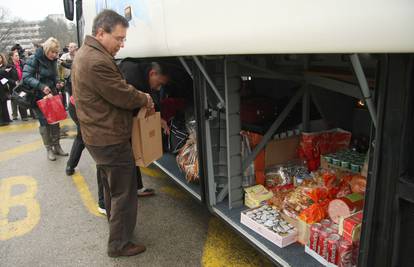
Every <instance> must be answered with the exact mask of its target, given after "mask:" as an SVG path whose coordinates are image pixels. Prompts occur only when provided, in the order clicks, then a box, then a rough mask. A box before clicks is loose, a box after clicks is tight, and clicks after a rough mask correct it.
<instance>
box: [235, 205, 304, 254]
mask: <svg viewBox="0 0 414 267" xmlns="http://www.w3.org/2000/svg"><path fill="white" fill-rule="evenodd" d="M252 210H254V209H249V210H246V211H243V212H242V213H241V215H240V222H241V223H242V224H244V225H246V226H247V227H249V228H250V229H252V230H253V231H255V232H256V233H258V234H259V235H261V236H263V237H264V238H266V239H267V240H269V241H271V242H272V243H273V244H275V245H276V246H278V247H281V248H283V247H286V246H288V245H290V244H293V243H295V242H296V241H297V235H298V233H297V230H296V229H295V231H294V233H290V234H286V235H284V236H281V235H279V234H277V233H275V232H273V231H272V230H270V229H269V228H267V227H266V226H264V225H263V224H259V223H257V222H256V221H254V220H253V219H251V218H249V217H248V216H247V213H248V212H249V211H252Z"/></svg>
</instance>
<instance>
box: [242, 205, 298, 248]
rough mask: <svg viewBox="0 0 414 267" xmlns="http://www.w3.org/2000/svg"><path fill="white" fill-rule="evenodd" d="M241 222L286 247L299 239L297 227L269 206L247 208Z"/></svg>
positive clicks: (279, 245) (276, 243)
mask: <svg viewBox="0 0 414 267" xmlns="http://www.w3.org/2000/svg"><path fill="white" fill-rule="evenodd" d="M240 222H241V223H242V224H244V225H245V226H247V227H249V228H250V229H252V230H253V231H255V232H256V233H258V234H259V235H261V236H263V237H264V238H266V239H267V240H269V241H271V242H272V243H274V244H275V245H277V246H278V247H281V248H283V247H286V246H288V245H290V244H292V243H295V242H296V241H297V235H298V233H297V229H296V228H295V227H294V226H293V225H292V224H290V223H289V222H287V221H285V220H284V219H283V218H282V216H281V213H280V212H279V211H278V210H276V209H274V208H272V207H270V206H268V205H263V206H261V207H258V208H254V209H249V210H245V211H243V212H242V213H241V216H240Z"/></svg>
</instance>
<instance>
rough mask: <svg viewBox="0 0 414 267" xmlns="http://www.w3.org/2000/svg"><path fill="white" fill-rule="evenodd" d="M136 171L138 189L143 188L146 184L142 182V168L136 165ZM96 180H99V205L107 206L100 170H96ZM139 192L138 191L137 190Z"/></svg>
mask: <svg viewBox="0 0 414 267" xmlns="http://www.w3.org/2000/svg"><path fill="white" fill-rule="evenodd" d="M135 172H136V176H137V190H139V189H142V188H143V187H144V185H143V184H142V175H141V170H140V169H139V167H138V166H135ZM96 180H97V182H98V205H99V207H101V208H103V209H104V208H105V207H106V206H105V199H104V188H103V183H102V179H101V177H100V175H99V172H98V171H97V172H96ZM135 193H136V194H137V192H135Z"/></svg>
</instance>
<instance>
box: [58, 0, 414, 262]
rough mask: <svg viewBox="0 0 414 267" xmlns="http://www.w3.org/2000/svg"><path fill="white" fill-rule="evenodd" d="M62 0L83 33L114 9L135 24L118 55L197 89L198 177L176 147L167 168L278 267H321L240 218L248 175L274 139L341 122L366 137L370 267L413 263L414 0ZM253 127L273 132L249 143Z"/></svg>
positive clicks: (363, 254) (364, 238) (365, 257)
mask: <svg viewBox="0 0 414 267" xmlns="http://www.w3.org/2000/svg"><path fill="white" fill-rule="evenodd" d="M75 2H76V3H75ZM64 4H65V14H66V17H67V18H68V19H70V20H73V19H74V20H75V22H76V25H77V29H78V37H79V42H80V43H81V42H82V40H83V37H84V35H86V34H90V33H91V28H92V21H93V18H94V17H95V15H96V14H97V13H99V11H101V10H103V9H105V8H108V9H113V10H115V11H116V12H118V13H119V14H121V15H123V16H125V17H126V18H127V19H128V20H129V23H130V27H129V30H128V34H127V41H126V42H125V48H123V49H121V51H120V52H119V54H118V55H117V56H118V57H119V59H122V60H127V61H128V60H132V61H138V62H146V61H154V60H156V61H159V62H165V63H166V64H170V65H171V66H173V67H174V70H175V71H174V73H175V74H176V76H175V77H176V78H175V88H174V90H177V91H180V90H190V91H191V92H192V93H191V94H181V96H183V95H187V96H191V97H190V102H191V104H190V106H191V107H190V109H192V111H193V112H192V114H194V116H193V118H191V119H194V120H195V121H196V130H197V145H198V153H199V154H198V164H199V176H200V181H199V183H188V182H187V181H186V179H185V175H184V173H183V172H182V171H181V170H180V169H179V167H178V166H177V163H176V159H175V154H173V153H168V152H166V153H165V154H164V156H163V157H162V158H161V159H160V160H158V161H157V162H156V165H158V166H159V167H160V168H161V169H162V170H163V171H164V172H165V173H167V174H168V175H169V176H170V177H171V178H172V179H173V180H174V181H176V182H177V183H178V184H179V185H180V186H182V187H183V188H184V189H185V190H187V191H188V192H189V193H190V194H191V195H192V196H193V197H194V199H196V200H197V201H200V202H201V203H202V204H203V205H206V206H207V207H208V209H209V210H210V211H211V212H212V213H213V214H215V215H216V216H218V217H219V218H221V219H223V220H224V221H225V222H227V223H228V224H229V225H230V226H231V227H232V228H233V229H234V230H235V231H236V232H237V233H238V234H240V235H241V236H243V237H245V238H246V240H248V241H249V242H250V243H251V244H253V245H254V246H255V247H256V248H257V249H258V250H259V251H261V252H262V253H264V254H265V255H266V256H268V257H269V258H270V259H271V260H272V261H273V262H274V263H275V264H277V265H281V266H320V263H319V262H318V261H317V260H315V259H314V258H313V257H311V256H309V255H308V254H306V253H305V252H304V247H303V246H302V245H299V244H292V245H290V246H287V247H285V248H279V247H278V246H276V245H275V244H274V243H272V242H270V241H269V240H267V239H266V238H264V237H263V236H261V235H259V234H258V233H256V232H255V231H253V230H252V229H250V228H248V227H246V226H245V225H243V224H241V222H240V214H241V212H242V211H243V210H245V209H246V207H245V206H244V202H243V200H244V190H243V186H244V185H246V180H245V178H246V177H245V176H246V175H245V171H246V169H248V168H249V167H250V166H252V164H253V163H252V162H254V161H255V159H256V162H258V161H257V156H258V155H259V154H260V153H261V151H263V150H264V149H266V144H267V143H268V142H271V141H272V140H273V139H274V138H279V137H281V136H283V135H289V133H292V132H295V131H296V130H300V131H304V132H307V131H313V130H323V129H325V128H326V127H330V128H336V127H338V128H342V129H345V130H348V131H350V132H352V135H353V136H355V137H357V136H365V137H367V138H368V139H367V140H368V142H367V144H366V145H367V148H369V152H368V156H369V166H368V178H367V190H366V194H365V205H364V213H363V214H364V217H363V222H362V235H361V239H360V244H359V253H358V254H359V260H358V263H357V264H358V266H413V263H414V253H411V250H412V248H413V245H412V242H411V241H412V239H413V238H414V230H413V227H412V225H414V167H413V166H414V160H413V159H414V154H413V151H414V144H413V140H414V138H413V135H414V127H413V125H414V124H413V123H414V115H413V114H414V110H413V105H412V103H413V101H414V56H413V54H412V53H413V52H414V15H413V14H414V1H409V0H394V1H389V0H375V1H374V0H365V1H360V0H347V1H332V0H315V1H305V0H289V1H286V0H285V1H282V0H261V1H245V0H238V1H236V0H223V1H218V0H210V1H200V0H168V1H158V0H131V1H125V0H122V1H115V0H95V1H93V0H88V1H81V0H77V1H74V0H64ZM178 77H179V78H178ZM173 80H174V77H173ZM183 81H184V82H183ZM173 86H174V85H173ZM188 87H190V88H188ZM250 100H251V101H250ZM254 101H256V102H254ZM260 101H262V102H260ZM261 103H263V106H260V105H261ZM269 105H273V107H274V109H272V110H273V111H272V112H273V113H272V112H269V111H268V110H269V109H267V110H266V109H265V107H269ZM252 109H253V113H252V112H251V111H252ZM255 111H256V114H255ZM260 112H264V113H265V114H264V115H263V116H262V117H261V116H258V115H260V114H259V113H260ZM266 112H267V113H266ZM246 114H247V115H246ZM246 116H247V117H246ZM243 130H244V131H250V132H254V133H257V134H260V135H261V136H262V138H261V141H260V142H258V144H257V145H256V146H255V148H254V149H253V150H252V151H251V152H250V153H243V154H242V152H243V151H242V145H241V144H242V137H241V135H240V132H241V131H243ZM273 153H275V154H278V155H283V154H284V153H285V151H276V152H273ZM268 156H269V155H268V154H266V157H268ZM270 156H272V155H270ZM253 165H254V164H253ZM256 167H258V166H256ZM256 171H257V170H256ZM257 178H258V177H257V172H256V180H257ZM250 182H251V181H250ZM253 182H254V181H253Z"/></svg>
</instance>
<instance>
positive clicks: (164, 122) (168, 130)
mask: <svg viewBox="0 0 414 267" xmlns="http://www.w3.org/2000/svg"><path fill="white" fill-rule="evenodd" d="M161 128H162V129H163V130H164V134H166V135H170V127H168V124H167V122H166V121H165V120H163V119H161Z"/></svg>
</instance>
